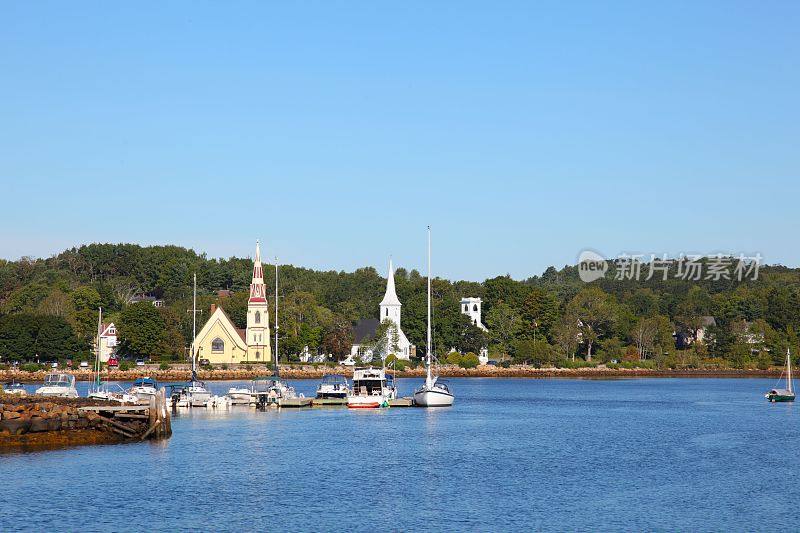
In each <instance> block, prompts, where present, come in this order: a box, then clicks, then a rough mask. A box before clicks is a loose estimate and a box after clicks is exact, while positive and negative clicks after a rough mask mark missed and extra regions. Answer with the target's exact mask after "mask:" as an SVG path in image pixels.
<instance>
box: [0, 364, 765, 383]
mask: <svg viewBox="0 0 800 533" xmlns="http://www.w3.org/2000/svg"><path fill="white" fill-rule="evenodd" d="M59 372H64V371H63V370H59ZM280 372H281V376H283V377H285V378H286V379H319V378H321V377H322V376H323V375H324V374H343V375H345V376H352V374H353V368H352V367H343V366H338V367H325V366H319V367H314V366H312V365H307V366H281V369H280ZM66 373H69V374H73V375H74V376H75V377H76V379H77V380H79V381H90V380H91V379H92V373H91V371H87V370H76V371H75V370H74V371H66ZM438 373H439V375H440V376H442V377H483V378H486V377H489V378H597V379H604V378H620V377H666V378H670V377H722V378H725V377H729V378H736V377H763V378H772V377H778V376H779V375H780V373H781V369H770V370H737V369H685V370H650V369H644V368H636V369H624V368H605V367H595V368H535V367H532V366H523V365H515V366H511V367H509V368H502V367H499V366H479V367H477V368H470V369H467V368H460V367H457V366H452V365H443V366H440V367H439V368H438ZM47 374H48V372H45V371H40V372H21V371H16V370H3V371H0V380H2V381H11V380H16V381H19V382H24V383H41V382H43V381H44V377H45V376H46V375H47ZM197 374H198V377H199V378H200V379H202V380H205V381H213V380H241V381H248V380H251V379H253V378H255V377H258V376H265V375H270V374H272V369H271V368H268V367H266V366H265V365H241V366H239V367H237V368H228V369H221V368H217V369H214V370H199V371H198V373H197ZM396 375H397V377H401V378H408V377H424V376H425V370H424V368H422V367H418V368H414V369H408V370H405V371H403V372H397V373H396ZM140 377H151V378H155V379H157V380H158V381H160V382H162V383H169V382H181V381H186V380H188V379H189V378H190V377H191V371H190V370H189V368H188V367H187V366H185V365H175V366H174V367H172V368H170V369H169V370H159V369H158V368H157V367H155V368H154V367H145V368H133V369H131V370H127V371H124V372H123V371H121V370H112V371H111V372H105V373H103V379H104V380H105V379H108V380H110V381H132V380H134V379H137V378H140Z"/></svg>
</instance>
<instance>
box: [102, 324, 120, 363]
mask: <svg viewBox="0 0 800 533" xmlns="http://www.w3.org/2000/svg"><path fill="white" fill-rule="evenodd" d="M100 329H101V331H102V332H101V333H100V361H101V362H103V363H107V362H108V360H109V358H110V357H111V356H112V355H113V354H114V351H115V350H116V349H117V326H115V325H114V323H113V322H111V323H110V324H102V325H101V326H100Z"/></svg>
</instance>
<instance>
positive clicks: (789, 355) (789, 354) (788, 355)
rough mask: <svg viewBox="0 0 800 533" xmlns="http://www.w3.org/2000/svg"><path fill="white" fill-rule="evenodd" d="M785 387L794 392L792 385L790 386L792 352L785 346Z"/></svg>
mask: <svg viewBox="0 0 800 533" xmlns="http://www.w3.org/2000/svg"><path fill="white" fill-rule="evenodd" d="M786 388H787V389H789V392H794V387H793V386H792V352H790V351H789V348H786Z"/></svg>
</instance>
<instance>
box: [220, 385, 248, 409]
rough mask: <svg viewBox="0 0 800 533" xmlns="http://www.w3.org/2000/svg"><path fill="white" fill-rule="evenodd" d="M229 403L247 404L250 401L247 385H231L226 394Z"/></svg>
mask: <svg viewBox="0 0 800 533" xmlns="http://www.w3.org/2000/svg"><path fill="white" fill-rule="evenodd" d="M226 396H227V397H228V399H229V400H230V402H231V405H249V404H250V402H251V401H252V395H251V394H250V389H248V388H247V387H231V388H230V389H228V394H226Z"/></svg>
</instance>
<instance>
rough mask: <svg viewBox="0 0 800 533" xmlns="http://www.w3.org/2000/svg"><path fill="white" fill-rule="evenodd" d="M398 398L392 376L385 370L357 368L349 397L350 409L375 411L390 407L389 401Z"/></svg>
mask: <svg viewBox="0 0 800 533" xmlns="http://www.w3.org/2000/svg"><path fill="white" fill-rule="evenodd" d="M396 397H397V389H396V388H395V386H394V379H393V376H392V375H391V374H388V375H387V374H386V370H385V369H383V368H372V367H371V366H370V367H366V368H356V369H355V370H354V371H353V388H352V390H351V391H350V394H348V396H347V407H349V408H350V409H375V408H378V407H388V406H389V400H394V399H395V398H396Z"/></svg>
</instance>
